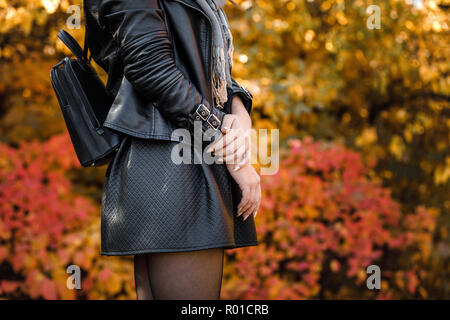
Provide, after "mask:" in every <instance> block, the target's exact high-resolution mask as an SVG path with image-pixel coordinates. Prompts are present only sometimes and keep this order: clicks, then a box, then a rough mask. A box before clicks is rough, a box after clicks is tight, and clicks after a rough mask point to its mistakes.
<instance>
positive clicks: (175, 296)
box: [134, 248, 223, 300]
mask: <svg viewBox="0 0 450 320" xmlns="http://www.w3.org/2000/svg"><path fill="white" fill-rule="evenodd" d="M222 273H223V248H214V249H206V250H195V251H188V252H161V253H148V254H139V255H135V256H134V279H135V283H136V295H137V298H138V300H159V299H162V300H198V299H201V300H203V299H204V300H217V299H220V289H221V285H222Z"/></svg>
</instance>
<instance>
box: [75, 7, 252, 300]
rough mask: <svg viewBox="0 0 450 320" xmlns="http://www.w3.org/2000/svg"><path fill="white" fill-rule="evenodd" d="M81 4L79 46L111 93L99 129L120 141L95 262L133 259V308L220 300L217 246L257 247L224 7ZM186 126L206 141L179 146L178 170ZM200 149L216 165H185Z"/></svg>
mask: <svg viewBox="0 0 450 320" xmlns="http://www.w3.org/2000/svg"><path fill="white" fill-rule="evenodd" d="M84 4H85V13H86V28H87V34H88V43H89V49H90V51H91V53H92V56H93V58H94V60H95V61H96V62H97V63H98V64H99V65H100V66H101V67H103V68H104V69H105V70H107V71H108V75H109V78H108V84H107V87H108V90H110V92H111V95H114V96H115V101H114V103H113V106H112V107H111V110H110V111H109V113H108V115H107V117H106V120H105V122H104V126H105V127H108V128H110V129H113V130H116V131H117V132H120V133H122V134H123V135H124V139H123V140H122V143H121V145H120V147H119V149H118V152H117V154H116V156H115V158H114V159H113V160H112V162H111V163H110V164H109V167H108V169H107V172H106V178H105V184H104V187H103V198H102V227H101V237H102V254H104V255H134V262H135V282H136V292H137V298H138V299H219V298H220V289H221V281H222V270H223V258H224V249H231V248H238V247H244V246H252V245H257V244H258V241H257V237H256V231H255V225H254V220H253V219H254V217H255V216H256V212H257V209H258V207H259V203H260V198H261V190H260V184H259V176H258V174H257V173H256V172H255V170H254V169H253V167H252V166H251V164H250V163H249V159H248V158H249V156H248V155H249V152H248V151H249V146H248V137H249V134H248V130H249V129H250V127H251V120H250V116H249V113H250V111H251V106H252V96H251V94H250V93H249V92H248V91H247V90H246V89H244V88H243V87H241V86H240V85H239V84H238V83H237V82H236V81H234V79H232V77H231V67H232V53H233V45H232V36H231V32H230V30H229V26H228V21H227V19H226V16H225V14H224V11H223V6H224V4H225V0H160V1H158V0H133V1H129V0H85V2H84ZM196 124H198V125H199V127H198V128H200V131H201V132H202V133H209V134H210V133H211V132H212V133H213V134H212V137H213V139H214V142H213V143H212V144H210V145H208V144H207V143H205V142H201V146H202V148H201V150H200V151H199V150H198V148H194V147H193V145H194V144H193V143H191V144H189V143H188V145H189V148H192V149H191V151H192V153H191V154H190V157H191V159H190V160H192V161H191V162H190V163H181V164H176V163H175V162H174V161H173V160H172V159H173V158H172V155H173V154H172V151H173V150H174V148H175V147H177V146H180V143H182V142H180V137H179V136H177V135H176V134H175V133H176V132H178V131H175V130H176V129H179V128H184V129H186V130H188V133H190V134H191V135H193V134H194V131H195V130H196V129H195V128H197V127H196ZM208 137H211V135H209V136H208ZM194 138H195V135H194ZM206 146H208V148H210V149H211V150H207V151H209V152H211V153H213V154H215V157H216V159H219V160H222V161H223V162H219V163H217V162H216V163H213V164H207V163H205V161H202V162H201V163H196V162H194V158H195V157H198V156H199V155H200V156H202V155H203V154H204V153H203V151H204V149H205V147H206ZM184 152H185V150H184V151H183V153H184ZM236 159H238V162H236ZM233 160H234V161H233Z"/></svg>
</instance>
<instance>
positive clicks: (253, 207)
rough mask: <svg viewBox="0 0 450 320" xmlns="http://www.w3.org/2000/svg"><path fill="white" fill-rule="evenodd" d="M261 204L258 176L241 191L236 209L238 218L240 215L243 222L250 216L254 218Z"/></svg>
mask: <svg viewBox="0 0 450 320" xmlns="http://www.w3.org/2000/svg"><path fill="white" fill-rule="evenodd" d="M260 203H261V185H260V183H259V176H258V178H257V180H256V182H254V183H253V184H251V186H250V187H248V188H246V189H245V191H243V198H242V201H241V203H240V204H239V207H238V216H240V215H242V217H243V219H244V221H245V220H246V219H247V218H248V217H249V216H250V215H254V216H256V212H257V210H258V208H259V205H260Z"/></svg>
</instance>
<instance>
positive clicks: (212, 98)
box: [174, 0, 214, 105]
mask: <svg viewBox="0 0 450 320" xmlns="http://www.w3.org/2000/svg"><path fill="white" fill-rule="evenodd" d="M174 1H175V2H178V3H181V4H183V5H185V6H186V7H189V8H191V9H194V10H196V11H198V12H200V13H201V14H202V15H203V16H205V17H206V19H207V20H208V22H209V27H210V32H209V55H210V56H209V59H212V57H213V52H212V38H211V29H212V22H211V20H210V19H209V17H208V16H207V15H206V13H204V12H203V11H202V10H200V9H198V8H196V7H194V6H193V5H190V4H189V3H186V2H184V1H182V0H174ZM212 73H213V70H212V63H210V64H209V77H210V79H209V81H210V85H209V87H210V95H211V102H212V105H213V102H214V97H213V91H212V86H213V83H212Z"/></svg>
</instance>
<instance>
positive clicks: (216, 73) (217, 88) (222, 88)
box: [195, 0, 234, 109]
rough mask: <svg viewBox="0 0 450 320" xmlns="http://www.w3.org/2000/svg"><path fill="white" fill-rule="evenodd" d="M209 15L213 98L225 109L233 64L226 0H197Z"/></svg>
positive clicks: (231, 37) (218, 105)
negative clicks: (225, 9) (211, 35)
mask: <svg viewBox="0 0 450 320" xmlns="http://www.w3.org/2000/svg"><path fill="white" fill-rule="evenodd" d="M195 1H196V2H197V3H198V5H199V6H200V7H201V8H202V9H203V11H204V12H205V14H206V15H207V16H208V17H209V20H210V21H211V24H212V33H213V44H212V45H213V56H212V59H213V62H212V63H213V74H212V85H213V99H214V102H215V105H216V107H218V108H220V109H223V107H224V105H225V102H227V100H228V94H227V86H229V87H231V67H232V64H233V51H234V47H233V36H232V35H231V31H230V26H229V23H228V19H227V17H226V15H225V12H224V10H223V7H224V6H225V3H226V0H195Z"/></svg>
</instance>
